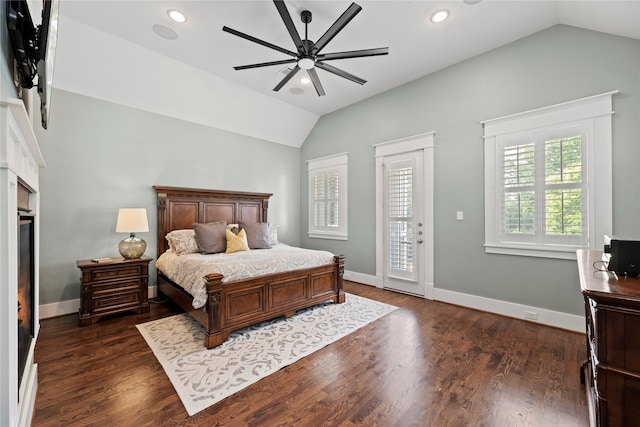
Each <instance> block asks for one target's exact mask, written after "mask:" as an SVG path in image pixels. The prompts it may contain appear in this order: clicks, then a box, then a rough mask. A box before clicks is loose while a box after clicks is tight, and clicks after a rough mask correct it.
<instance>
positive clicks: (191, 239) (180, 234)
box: [165, 228, 199, 255]
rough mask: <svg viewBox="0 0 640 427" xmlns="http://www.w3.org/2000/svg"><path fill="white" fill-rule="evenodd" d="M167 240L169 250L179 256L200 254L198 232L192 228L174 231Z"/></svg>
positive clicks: (168, 235) (167, 236)
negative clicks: (197, 239)
mask: <svg viewBox="0 0 640 427" xmlns="http://www.w3.org/2000/svg"><path fill="white" fill-rule="evenodd" d="M165 238H166V239H167V242H169V248H170V249H171V250H172V251H173V252H175V253H176V254H177V255H187V254H195V253H197V252H199V249H198V242H197V241H196V232H195V230H193V229H192V228H190V229H185V230H173V231H172V232H170V233H168V234H167V235H166V236H165Z"/></svg>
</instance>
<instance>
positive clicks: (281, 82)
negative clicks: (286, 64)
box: [273, 65, 300, 92]
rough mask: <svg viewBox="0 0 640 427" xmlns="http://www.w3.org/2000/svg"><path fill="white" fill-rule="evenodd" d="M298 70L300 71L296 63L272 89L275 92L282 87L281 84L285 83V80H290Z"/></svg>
mask: <svg viewBox="0 0 640 427" xmlns="http://www.w3.org/2000/svg"><path fill="white" fill-rule="evenodd" d="M298 71H300V67H298V66H297V65H296V66H295V67H293V70H291V71H289V74H287V75H286V76H284V79H282V80H280V83H278V84H277V85H276V87H274V88H273V91H274V92H277V91H279V90H280V89H282V86H284V85H286V84H287V82H288V81H289V80H291V78H292V77H293V76H295V75H296V73H297V72H298Z"/></svg>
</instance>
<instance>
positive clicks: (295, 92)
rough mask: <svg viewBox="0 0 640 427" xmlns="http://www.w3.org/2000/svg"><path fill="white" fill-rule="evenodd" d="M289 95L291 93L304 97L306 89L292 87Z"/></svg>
mask: <svg viewBox="0 0 640 427" xmlns="http://www.w3.org/2000/svg"><path fill="white" fill-rule="evenodd" d="M289 93H291V94H292V95H302V94H303V93H304V89H302V88H301V87H292V88H291V89H289Z"/></svg>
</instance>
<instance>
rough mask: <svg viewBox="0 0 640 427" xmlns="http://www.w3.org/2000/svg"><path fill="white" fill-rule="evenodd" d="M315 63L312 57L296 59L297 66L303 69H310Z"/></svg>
mask: <svg viewBox="0 0 640 427" xmlns="http://www.w3.org/2000/svg"><path fill="white" fill-rule="evenodd" d="M315 65H316V61H314V60H313V58H300V59H298V67H300V68H302V69H303V70H310V69H312V68H313V67H314V66H315Z"/></svg>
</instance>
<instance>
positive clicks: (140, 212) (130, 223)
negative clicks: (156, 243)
mask: <svg viewBox="0 0 640 427" xmlns="http://www.w3.org/2000/svg"><path fill="white" fill-rule="evenodd" d="M146 231H149V223H148V222H147V210H146V209H145V208H120V210H119V211H118V222H117V223H116V233H143V232H146Z"/></svg>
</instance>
